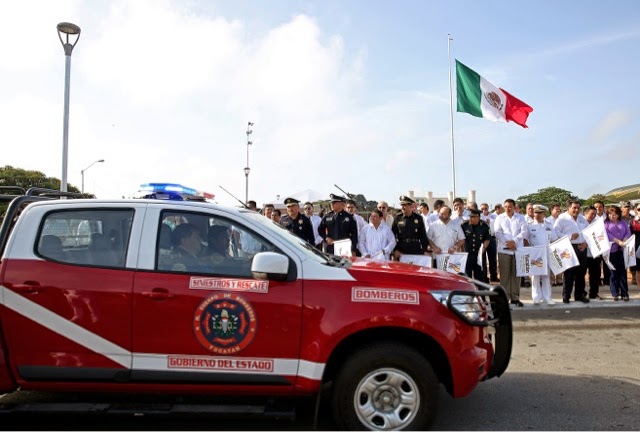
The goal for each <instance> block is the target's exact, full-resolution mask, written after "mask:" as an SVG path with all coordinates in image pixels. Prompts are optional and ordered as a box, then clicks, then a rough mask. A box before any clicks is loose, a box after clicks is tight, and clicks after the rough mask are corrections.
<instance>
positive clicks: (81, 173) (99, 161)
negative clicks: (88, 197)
mask: <svg viewBox="0 0 640 432" xmlns="http://www.w3.org/2000/svg"><path fill="white" fill-rule="evenodd" d="M102 162H104V159H100V160H97V161H94V162H92V163H91V165H89V166H88V167H86V168H85V169H83V170H82V171H80V175H81V176H82V188H81V189H80V191H81V192H82V193H83V194H84V172H85V171H86V170H88V169H89V168H91V167H92V166H94V165H95V164H97V163H102Z"/></svg>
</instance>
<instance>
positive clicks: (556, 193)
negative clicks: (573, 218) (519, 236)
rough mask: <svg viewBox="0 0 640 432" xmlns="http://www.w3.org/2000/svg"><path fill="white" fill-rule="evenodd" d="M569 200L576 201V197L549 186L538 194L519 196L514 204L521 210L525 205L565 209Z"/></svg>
mask: <svg viewBox="0 0 640 432" xmlns="http://www.w3.org/2000/svg"><path fill="white" fill-rule="evenodd" d="M570 199H578V197H577V196H576V195H574V194H573V193H572V192H570V191H568V190H565V189H561V188H557V187H553V186H550V187H547V188H543V189H539V190H538V192H535V193H532V194H529V195H522V196H519V197H518V199H517V200H516V202H517V203H518V204H520V205H521V206H522V208H523V209H524V207H525V205H526V204H527V203H532V204H543V205H545V206H547V207H550V206H551V205H552V204H560V206H561V207H562V208H565V206H566V204H567V201H568V200H570ZM594 201H595V200H594Z"/></svg>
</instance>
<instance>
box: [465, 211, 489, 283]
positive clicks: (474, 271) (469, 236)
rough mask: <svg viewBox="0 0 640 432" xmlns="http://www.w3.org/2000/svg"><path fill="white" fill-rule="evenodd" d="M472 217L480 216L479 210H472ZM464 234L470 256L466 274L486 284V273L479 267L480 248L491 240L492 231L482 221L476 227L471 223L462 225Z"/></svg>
mask: <svg viewBox="0 0 640 432" xmlns="http://www.w3.org/2000/svg"><path fill="white" fill-rule="evenodd" d="M470 216H478V217H479V216H480V211H479V210H470ZM462 232H464V235H465V240H464V247H465V251H466V252H467V253H468V254H469V255H468V256H467V266H466V268H465V273H466V274H467V276H469V277H473V278H474V279H477V280H479V281H482V282H486V272H485V271H483V270H482V266H480V265H478V254H479V253H480V247H481V246H482V245H483V243H484V242H485V241H487V240H491V230H490V229H489V225H487V224H486V223H485V222H483V221H482V220H480V221H478V223H477V224H476V225H472V224H471V222H470V221H465V222H463V223H462Z"/></svg>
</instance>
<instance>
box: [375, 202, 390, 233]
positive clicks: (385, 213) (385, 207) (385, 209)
mask: <svg viewBox="0 0 640 432" xmlns="http://www.w3.org/2000/svg"><path fill="white" fill-rule="evenodd" d="M378 210H380V211H381V212H382V222H384V223H385V224H387V226H388V227H389V228H391V227H392V226H393V215H391V213H390V212H389V204H387V202H386V201H378Z"/></svg>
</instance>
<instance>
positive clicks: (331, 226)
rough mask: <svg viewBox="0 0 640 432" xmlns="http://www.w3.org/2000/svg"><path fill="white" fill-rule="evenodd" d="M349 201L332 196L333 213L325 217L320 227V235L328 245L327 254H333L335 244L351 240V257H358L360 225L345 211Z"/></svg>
mask: <svg viewBox="0 0 640 432" xmlns="http://www.w3.org/2000/svg"><path fill="white" fill-rule="evenodd" d="M346 201H347V199H346V198H345V197H343V196H340V195H334V194H331V211H330V212H329V213H327V214H326V215H324V217H323V218H322V220H321V221H320V225H319V226H318V234H319V235H320V237H322V238H323V239H324V241H325V242H326V243H327V246H326V248H325V252H327V253H330V254H332V253H333V251H334V248H333V242H334V241H336V240H343V239H350V240H351V255H352V256H356V251H357V249H358V225H357V223H356V221H355V219H354V218H353V216H352V215H350V214H349V213H347V212H346V211H345V209H344V206H345V202H346Z"/></svg>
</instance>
